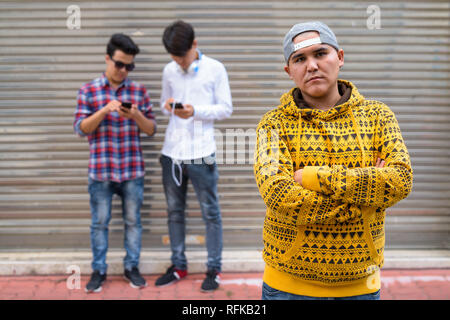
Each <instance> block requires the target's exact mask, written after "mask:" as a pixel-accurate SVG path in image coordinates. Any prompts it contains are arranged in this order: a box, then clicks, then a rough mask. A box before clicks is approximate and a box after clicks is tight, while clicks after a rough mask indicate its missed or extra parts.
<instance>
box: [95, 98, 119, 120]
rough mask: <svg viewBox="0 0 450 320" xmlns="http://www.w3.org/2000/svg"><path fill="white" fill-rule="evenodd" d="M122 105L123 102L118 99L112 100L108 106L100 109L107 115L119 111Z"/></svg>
mask: <svg viewBox="0 0 450 320" xmlns="http://www.w3.org/2000/svg"><path fill="white" fill-rule="evenodd" d="M121 105H122V102H120V101H117V100H111V101H110V102H108V104H107V105H106V106H104V107H103V108H102V109H100V111H102V112H103V114H104V115H105V116H106V115H107V114H109V113H111V112H113V111H119V110H120V106H121Z"/></svg>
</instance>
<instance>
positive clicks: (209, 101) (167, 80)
mask: <svg viewBox="0 0 450 320" xmlns="http://www.w3.org/2000/svg"><path fill="white" fill-rule="evenodd" d="M194 63H196V64H197V66H196V67H195V68H190V70H189V71H188V72H184V71H183V70H182V69H181V67H180V66H179V65H178V64H177V63H176V62H175V61H172V62H170V63H168V64H167V65H166V66H165V67H164V71H163V78H162V91H161V104H160V105H161V110H162V112H163V114H165V115H170V120H169V124H168V126H167V129H166V135H165V140H164V145H163V148H162V151H161V152H162V154H164V155H165V156H168V157H171V158H172V159H177V160H192V159H198V158H203V157H206V156H209V155H210V154H212V153H214V152H215V151H216V142H215V139H214V120H223V119H226V118H228V117H230V116H231V113H232V112H233V105H232V102H231V92H230V86H229V84H228V75H227V71H226V70H225V67H224V66H223V64H222V63H220V62H219V61H217V60H215V59H212V58H209V57H207V56H205V55H202V54H200V59H199V60H197V61H195V62H194ZM169 98H174V99H175V101H176V102H181V103H183V104H191V105H192V106H193V107H194V116H193V117H190V118H188V119H182V118H180V117H177V116H175V115H174V114H171V113H170V112H168V111H167V110H166V109H165V108H164V104H165V102H166V101H167V99H169Z"/></svg>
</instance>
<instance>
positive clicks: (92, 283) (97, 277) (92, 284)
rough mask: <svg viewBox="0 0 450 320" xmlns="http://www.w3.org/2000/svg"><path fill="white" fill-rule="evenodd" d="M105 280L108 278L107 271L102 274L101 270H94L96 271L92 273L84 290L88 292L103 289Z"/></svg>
mask: <svg viewBox="0 0 450 320" xmlns="http://www.w3.org/2000/svg"><path fill="white" fill-rule="evenodd" d="M105 280H106V273H105V274H101V273H100V271H97V270H94V272H93V273H92V275H91V280H89V282H88V284H87V285H86V288H85V289H84V291H86V292H87V293H90V292H100V291H102V284H103V282H105Z"/></svg>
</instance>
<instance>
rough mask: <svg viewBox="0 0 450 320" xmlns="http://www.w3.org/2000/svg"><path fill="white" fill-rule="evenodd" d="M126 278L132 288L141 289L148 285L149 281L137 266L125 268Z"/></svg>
mask: <svg viewBox="0 0 450 320" xmlns="http://www.w3.org/2000/svg"><path fill="white" fill-rule="evenodd" d="M124 278H125V280H127V281H128V282H130V286H131V287H132V288H135V289H141V288H144V287H146V286H147V281H145V279H144V278H143V277H142V276H141V274H140V272H139V269H138V268H137V267H133V269H131V270H127V269H125V272H124Z"/></svg>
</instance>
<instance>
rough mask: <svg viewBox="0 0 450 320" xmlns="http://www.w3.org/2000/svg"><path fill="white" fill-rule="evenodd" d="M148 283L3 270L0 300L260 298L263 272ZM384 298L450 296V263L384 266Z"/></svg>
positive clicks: (152, 279) (150, 277)
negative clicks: (211, 280)
mask: <svg viewBox="0 0 450 320" xmlns="http://www.w3.org/2000/svg"><path fill="white" fill-rule="evenodd" d="M144 277H145V279H146V280H147V282H148V286H147V287H146V288H143V289H140V290H139V289H133V288H131V287H130V286H129V284H128V282H126V281H125V280H124V279H123V277H122V276H120V275H112V276H108V278H107V281H106V282H105V284H104V285H103V290H102V291H101V292H100V293H90V294H87V293H85V292H84V287H85V285H86V283H87V281H88V280H89V276H88V275H82V276H81V278H80V282H79V283H77V282H76V281H73V280H74V279H71V278H70V275H51V276H0V300H260V297H261V281H262V280H261V279H262V273H261V272H246V273H237V272H224V273H223V274H222V282H221V286H220V287H219V289H218V290H216V291H214V292H212V293H203V292H201V291H200V285H201V283H202V280H203V278H204V275H203V274H201V273H195V274H189V275H188V276H187V277H186V278H185V279H183V280H181V281H179V282H177V283H175V284H173V285H171V286H167V287H163V288H157V287H155V286H154V282H155V280H156V278H157V277H158V276H157V275H144ZM381 286H382V288H381V299H382V300H449V299H450V269H416V270H403V269H387V270H386V269H383V270H382V271H381Z"/></svg>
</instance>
